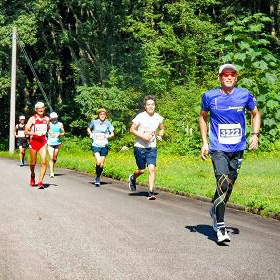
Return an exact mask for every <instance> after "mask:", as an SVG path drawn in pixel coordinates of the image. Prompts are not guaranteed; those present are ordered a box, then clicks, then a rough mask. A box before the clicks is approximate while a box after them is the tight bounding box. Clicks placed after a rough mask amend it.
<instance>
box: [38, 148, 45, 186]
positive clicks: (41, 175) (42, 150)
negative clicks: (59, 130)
mask: <svg viewBox="0 0 280 280" xmlns="http://www.w3.org/2000/svg"><path fill="white" fill-rule="evenodd" d="M39 154H40V157H41V171H40V177H39V182H43V179H44V177H45V173H46V168H47V162H46V157H47V144H46V145H44V146H43V147H42V148H41V149H40V151H39Z"/></svg>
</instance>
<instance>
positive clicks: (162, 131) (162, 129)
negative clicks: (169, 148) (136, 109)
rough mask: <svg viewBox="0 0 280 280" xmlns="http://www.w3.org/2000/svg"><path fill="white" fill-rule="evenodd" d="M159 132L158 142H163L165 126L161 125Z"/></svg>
mask: <svg viewBox="0 0 280 280" xmlns="http://www.w3.org/2000/svg"><path fill="white" fill-rule="evenodd" d="M158 128H159V132H158V135H157V140H159V141H161V140H162V137H163V135H164V126H163V124H162V123H161V124H160V125H159V126H158Z"/></svg>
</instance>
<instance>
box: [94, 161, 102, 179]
mask: <svg viewBox="0 0 280 280" xmlns="http://www.w3.org/2000/svg"><path fill="white" fill-rule="evenodd" d="M102 171H103V167H100V165H97V164H96V166H95V172H96V176H97V177H100V176H101V174H102Z"/></svg>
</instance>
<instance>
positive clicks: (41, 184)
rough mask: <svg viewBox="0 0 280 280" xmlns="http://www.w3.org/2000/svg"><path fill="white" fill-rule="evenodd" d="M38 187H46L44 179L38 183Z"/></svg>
mask: <svg viewBox="0 0 280 280" xmlns="http://www.w3.org/2000/svg"><path fill="white" fill-rule="evenodd" d="M38 187H39V189H44V184H43V182H42V181H41V182H39V183H38Z"/></svg>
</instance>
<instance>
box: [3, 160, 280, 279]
mask: <svg viewBox="0 0 280 280" xmlns="http://www.w3.org/2000/svg"><path fill="white" fill-rule="evenodd" d="M0 170H1V175H0V280H12V279H19V280H25V279H26V280H33V279H34V280H41V279H42V280H43V279H46V280H51V279H67V280H68V279H83V280H87V279H90V280H92V279H137V280H138V279H157V280H158V279H199V280H201V279H202V280H203V279H207V280H210V279H215V280H216V279H227V280H228V279H238V280H242V279H244V280H245V279H246V280H248V279H252V280H258V279H260V280H265V279H273V280H277V279H280V222H279V221H276V220H268V219H264V218H261V217H258V216H256V215H252V214H246V213H241V212H238V211H235V210H233V209H228V210H227V215H226V221H227V225H228V229H229V231H230V236H231V238H232V241H231V242H230V243H229V245H228V246H219V245H217V244H216V242H215V235H214V232H213V230H212V228H211V226H210V225H211V223H210V217H209V208H210V204H209V203H205V202H200V201H195V200H191V199H187V198H182V197H179V196H173V195H170V194H167V193H164V192H160V193H159V194H158V195H157V198H158V199H157V200H155V201H149V200H147V199H146V197H145V191H146V189H145V188H144V187H140V188H139V190H138V191H137V192H136V193H133V194H130V193H129V191H128V189H127V185H126V184H125V183H123V182H119V181H114V180H112V179H107V178H104V180H103V184H102V186H101V187H100V188H96V187H95V186H94V185H92V183H91V180H92V178H91V177H90V176H88V175H85V174H79V173H76V172H74V171H70V170H66V169H59V170H57V173H58V176H56V177H55V178H53V179H50V178H48V177H46V178H45V183H46V184H47V185H46V188H45V189H44V190H39V189H38V188H31V187H29V186H28V181H29V168H28V167H27V166H25V167H19V166H18V162H17V161H13V160H9V159H3V158H1V159H0ZM37 174H38V172H37Z"/></svg>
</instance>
